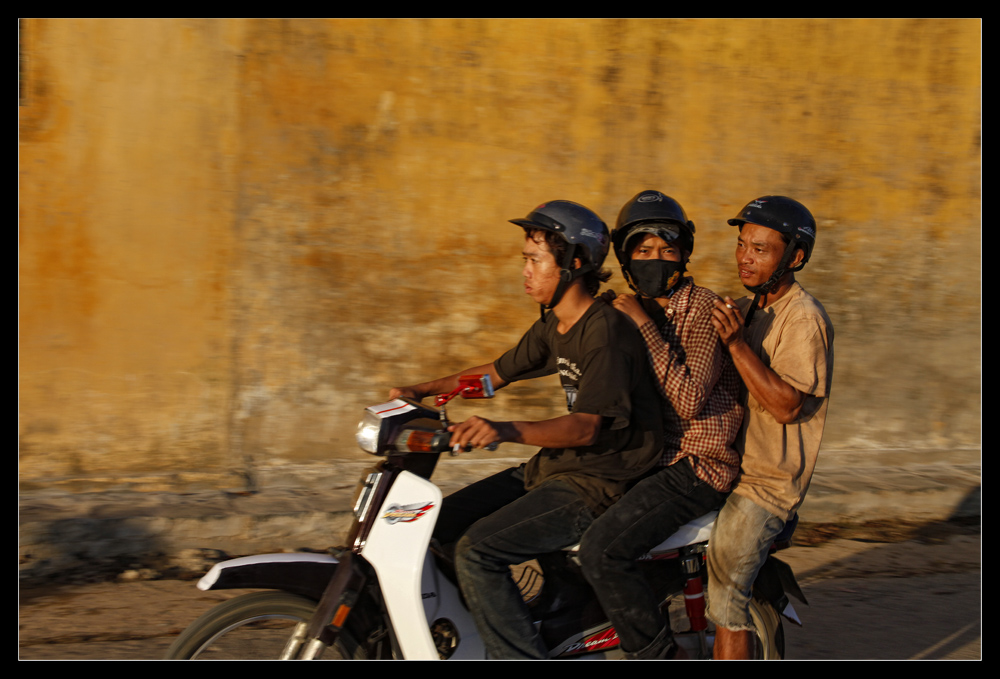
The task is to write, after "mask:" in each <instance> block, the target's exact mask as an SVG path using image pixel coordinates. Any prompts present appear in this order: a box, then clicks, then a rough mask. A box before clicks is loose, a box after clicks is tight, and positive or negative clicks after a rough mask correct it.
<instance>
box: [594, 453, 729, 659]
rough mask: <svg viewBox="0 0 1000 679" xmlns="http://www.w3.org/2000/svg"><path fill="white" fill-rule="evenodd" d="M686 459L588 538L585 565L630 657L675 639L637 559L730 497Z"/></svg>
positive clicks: (614, 509) (616, 509)
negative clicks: (699, 476)
mask: <svg viewBox="0 0 1000 679" xmlns="http://www.w3.org/2000/svg"><path fill="white" fill-rule="evenodd" d="M725 498H726V496H725V494H724V493H720V492H718V491H717V490H715V489H714V488H712V487H711V486H710V485H708V484H707V483H706V482H705V481H702V480H701V479H699V478H698V477H697V476H696V475H695V473H694V470H693V469H692V468H691V465H690V464H688V463H687V462H686V461H684V460H681V461H680V462H677V463H676V464H673V465H671V466H669V467H665V468H663V469H662V470H660V471H659V472H657V473H656V474H654V475H652V476H650V477H647V478H645V479H643V480H642V481H640V482H639V483H637V484H636V485H635V487H634V488H632V489H631V490H630V491H628V492H627V493H626V494H625V496H624V497H623V498H622V499H621V500H619V501H618V502H616V503H615V504H614V505H612V506H611V508H610V509H608V511H607V512H605V513H604V514H603V515H601V516H600V517H599V518H598V519H597V520H595V521H594V523H593V524H592V525H591V527H590V528H589V529H588V530H587V532H586V533H585V534H584V536H583V540H582V541H581V543H580V563H581V565H582V566H583V572H584V575H585V576H586V577H587V580H588V581H589V582H590V585H591V586H592V587H593V588H594V592H595V593H596V594H597V598H598V599H599V600H600V602H601V607H602V608H603V609H604V612H605V614H607V616H608V618H609V619H610V620H611V623H612V624H613V625H614V626H615V630H616V631H617V632H618V638H619V639H620V640H621V648H622V651H623V652H625V653H626V655H627V656H628V657H630V658H641V659H645V658H650V659H652V658H661V657H664V655H665V654H666V653H667V652H668V651H670V650H671V648H672V646H673V644H674V639H673V634H672V633H671V631H670V621H669V619H667V618H666V617H664V615H663V614H662V613H661V612H660V601H658V600H657V598H656V595H655V594H654V592H653V589H652V588H651V587H650V586H649V584H648V583H647V582H646V580H645V578H644V577H643V575H642V573H641V572H640V571H639V568H638V565H637V564H636V559H637V558H638V557H640V556H642V555H643V554H645V553H646V552H648V551H649V550H650V549H652V548H653V547H656V545H658V544H660V543H661V542H663V541H664V540H666V539H667V538H668V537H670V536H671V535H673V534H674V533H676V532H677V529H679V528H680V527H681V526H683V525H684V524H685V523H687V522H688V521H691V520H692V519H696V518H698V517H699V516H702V515H703V514H707V513H708V512H710V511H712V510H713V509H716V508H717V507H719V505H721V504H722V502H723V501H724V500H725Z"/></svg>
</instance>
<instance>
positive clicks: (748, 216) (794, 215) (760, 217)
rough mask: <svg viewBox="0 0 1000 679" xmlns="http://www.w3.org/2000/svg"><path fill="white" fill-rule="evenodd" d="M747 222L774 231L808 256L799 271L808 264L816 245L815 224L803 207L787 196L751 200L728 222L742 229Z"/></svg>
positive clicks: (803, 260)
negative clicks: (793, 242) (782, 235)
mask: <svg viewBox="0 0 1000 679" xmlns="http://www.w3.org/2000/svg"><path fill="white" fill-rule="evenodd" d="M746 222H750V223H751V224H760V225H761V226H766V227H767V228H769V229H774V230H775V231H778V232H779V233H782V234H784V235H785V236H786V237H788V239H789V241H795V243H796V245H798V246H799V247H801V248H802V252H803V253H804V254H805V257H804V258H803V259H802V264H801V265H800V266H799V267H798V269H801V268H802V267H803V266H805V263H806V262H808V261H809V256H810V255H812V249H813V245H815V244H816V220H815V219H813V216H812V213H811V212H809V210H807V209H806V206H805V205H803V204H802V203H800V202H798V201H797V200H792V199H791V198H786V197H785V196H763V197H762V198H758V199H757V200H751V201H750V202H749V203H747V204H746V205H745V206H744V207H743V209H742V210H740V212H739V214H738V215H736V216H735V217H733V218H732V219H730V220H729V223H730V224H731V225H732V226H740V227H742V226H743V225H744V224H745V223H746ZM798 269H796V270H798Z"/></svg>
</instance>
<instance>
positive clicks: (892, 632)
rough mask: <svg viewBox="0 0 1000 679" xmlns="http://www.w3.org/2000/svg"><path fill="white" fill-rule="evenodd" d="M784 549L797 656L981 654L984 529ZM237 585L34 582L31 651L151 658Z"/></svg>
mask: <svg viewBox="0 0 1000 679" xmlns="http://www.w3.org/2000/svg"><path fill="white" fill-rule="evenodd" d="M783 558H784V559H785V561H787V562H788V563H789V564H790V565H791V566H792V568H793V569H794V570H795V572H796V574H797V575H798V577H799V579H800V582H801V584H802V586H803V590H804V593H805V595H806V597H807V598H808V599H809V606H803V605H798V606H797V610H798V612H799V615H800V617H801V618H802V620H803V622H804V623H805V624H804V626H803V627H801V628H799V627H796V626H794V625H792V624H790V623H787V621H786V625H785V630H786V639H787V644H786V646H787V652H786V655H787V657H788V658H789V659H800V660H821V659H842V660H848V659H980V658H981V657H982V654H981V647H980V640H981V636H982V623H981V610H982V609H981V598H982V586H981V576H980V564H981V550H980V536H979V534H978V532H975V531H973V530H968V529H956V530H955V531H953V532H950V533H949V532H947V531H945V532H941V531H938V532H937V533H936V534H934V535H924V536H921V537H920V538H919V539H916V540H914V539H910V540H905V541H897V542H872V541H867V540H858V539H833V540H829V541H826V542H823V543H822V544H820V545H818V546H812V547H806V546H796V547H792V548H791V549H789V550H787V551H785V552H784V553H783ZM235 594H237V593H236V592H218V593H206V592H200V591H199V590H197V589H196V588H195V587H194V583H193V582H191V581H177V580H153V581H133V582H118V583H112V582H106V583H95V584H89V585H75V586H70V587H66V588H64V589H62V590H59V591H49V592H47V593H39V592H37V591H23V592H22V601H21V606H20V640H19V641H20V644H19V655H20V658H21V659H23V660H42V659H49V660H55V659H66V660H69V659H114V660H151V659H158V658H161V657H162V656H163V653H164V651H165V650H166V649H167V647H168V646H169V645H170V643H171V641H172V640H173V638H174V636H176V635H177V634H178V633H179V632H180V630H181V629H182V628H183V627H184V626H186V625H187V624H188V623H189V622H190V621H192V620H193V619H194V618H195V617H197V616H198V615H200V614H201V612H202V611H204V610H207V609H208V608H210V607H211V606H213V605H214V604H215V603H217V602H218V601H221V600H223V599H225V598H228V597H230V596H234V595H235Z"/></svg>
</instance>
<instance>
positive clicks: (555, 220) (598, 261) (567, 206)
mask: <svg viewBox="0 0 1000 679" xmlns="http://www.w3.org/2000/svg"><path fill="white" fill-rule="evenodd" d="M510 222H511V223H512V224H517V225H518V226H523V227H524V228H526V229H543V230H545V231H552V232H554V233H557V234H559V235H560V236H562V237H563V238H565V239H566V242H567V243H569V244H570V245H576V246H578V247H577V248H575V249H576V250H582V253H583V255H584V256H583V257H581V259H584V260H586V261H585V264H586V263H589V264H590V265H591V267H592V268H593V270H594V271H599V270H600V268H601V266H602V265H603V264H604V258H605V257H607V256H608V248H609V246H610V245H611V236H610V234H609V233H608V226H607V224H605V223H604V221H603V220H602V219H601V218H600V217H598V216H597V215H596V214H595V213H594V212H593V211H592V210H590V209H588V208H586V207H584V206H583V205H580V204H579V203H574V202H573V201H570V200H550V201H549V202H547V203H542V204H541V205H539V206H538V207H536V208H535V209H534V210H532V211H531V212H529V213H528V216H527V217H525V218H524V219H511V220H510ZM570 250H574V248H570Z"/></svg>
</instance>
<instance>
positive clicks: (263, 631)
mask: <svg viewBox="0 0 1000 679" xmlns="http://www.w3.org/2000/svg"><path fill="white" fill-rule="evenodd" d="M315 609H316V602H315V601H312V600H311V599H307V598H305V597H301V596H297V595H295V594H289V593H288V592H253V593H251V594H244V595H242V596H238V597H235V598H233V599H230V600H229V601H226V602H224V603H221V604H219V605H218V606H216V607H215V608H213V609H211V610H209V611H208V612H207V613H205V614H204V615H202V616H201V617H200V618H198V619H197V620H195V621H194V622H193V623H191V625H190V626H189V627H188V628H187V629H186V630H184V631H183V632H182V633H181V635H180V636H179V637H177V639H176V640H175V641H174V643H173V644H171V645H170V648H169V649H168V650H167V655H166V658H167V659H168V660H194V659H198V660H277V659H278V658H280V656H281V652H282V650H283V649H284V647H285V642H286V641H287V640H288V638H289V637H290V636H291V634H292V632H293V630H294V629H295V626H296V625H297V624H299V623H300V622H306V623H308V622H309V619H310V618H311V617H312V614H313V611H314V610H315ZM323 658H324V659H338V658H339V659H347V660H362V659H364V658H365V654H364V652H363V650H362V649H361V647H360V646H359V645H358V644H357V642H356V641H355V639H354V637H353V636H352V635H351V634H350V633H349V632H348V630H347V629H344V630H343V631H342V632H341V633H340V634H339V635H338V637H337V643H336V644H335V645H334V646H333V647H331V648H327V649H326V650H325V651H324V653H323Z"/></svg>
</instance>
